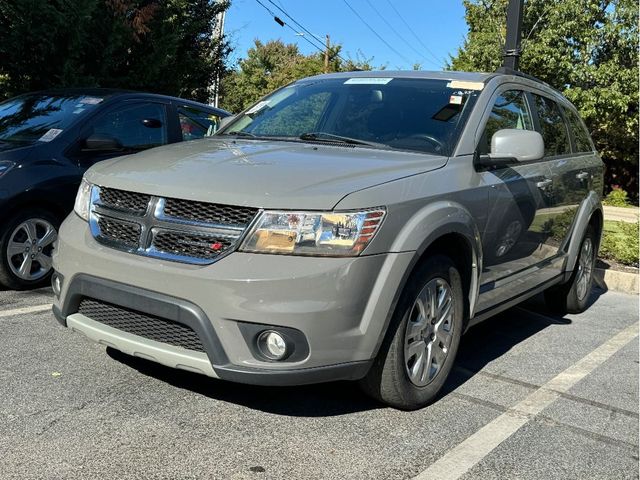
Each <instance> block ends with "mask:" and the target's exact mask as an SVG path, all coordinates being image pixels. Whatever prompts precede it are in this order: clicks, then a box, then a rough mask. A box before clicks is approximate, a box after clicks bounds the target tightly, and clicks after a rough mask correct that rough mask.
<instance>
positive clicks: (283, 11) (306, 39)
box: [256, 0, 347, 63]
mask: <svg viewBox="0 0 640 480" xmlns="http://www.w3.org/2000/svg"><path fill="white" fill-rule="evenodd" d="M267 1H268V2H269V3H271V4H272V5H273V6H275V7H276V8H277V9H278V10H280V11H281V12H282V13H283V14H284V15H286V17H287V18H289V19H291V20H292V21H293V22H294V23H295V24H296V25H298V26H299V27H300V28H301V29H303V30H304V31H305V32H307V33H308V34H309V35H310V36H311V37H312V38H313V39H315V40H316V41H318V40H317V37H316V36H315V35H314V34H313V33H311V32H310V31H309V30H307V29H306V28H304V27H303V26H302V25H301V24H300V23H298V22H297V21H296V20H295V19H294V18H293V17H291V16H290V15H289V14H288V13H287V12H286V11H285V10H284V9H282V8H280V7H279V6H278V5H276V4H275V3H273V2H272V1H271V0H267ZM256 2H258V3H259V4H260V5H261V6H262V7H263V8H264V9H265V10H266V11H267V12H269V13H270V14H271V16H273V19H274V20H275V21H276V23H278V25H280V26H282V27H284V26H286V27H289V29H290V30H291V31H292V32H293V33H295V34H296V36H299V37H302V38H303V39H304V40H305V41H306V42H307V43H308V44H309V45H311V46H312V47H314V48H315V49H316V50H318V51H319V52H320V53H323V54H324V53H325V52H326V50H325V46H324V45H322V44H321V45H322V47H320V46H318V44H316V43H314V42H312V41H311V40H310V39H309V37H307V36H306V35H304V34H302V35H300V32H298V31H297V30H296V29H295V28H293V27H292V26H291V25H289V24H288V23H285V22H284V21H282V19H281V18H279V17H278V16H277V15H276V14H275V13H274V12H273V11H272V10H271V9H270V8H269V7H268V6H267V5H265V4H264V3H262V2H261V1H260V0H256ZM335 55H336V56H337V57H338V58H339V59H340V60H342V61H343V62H345V63H347V61H346V60H345V59H344V58H343V57H342V56H341V55H340V54H339V53H338V52H335Z"/></svg>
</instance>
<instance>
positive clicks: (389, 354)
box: [361, 255, 464, 410]
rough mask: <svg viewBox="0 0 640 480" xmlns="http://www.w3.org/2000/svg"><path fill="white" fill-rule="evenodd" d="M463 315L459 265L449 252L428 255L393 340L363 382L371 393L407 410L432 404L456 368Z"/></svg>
mask: <svg viewBox="0 0 640 480" xmlns="http://www.w3.org/2000/svg"><path fill="white" fill-rule="evenodd" d="M463 315H464V301H463V293H462V282H461V279H460V274H459V273H458V270H457V269H456V267H455V264H454V263H453V261H452V260H451V259H450V258H448V257H446V256H443V255H436V256H433V257H431V258H429V259H427V261H425V262H424V263H423V264H422V265H421V266H420V267H419V268H418V270H417V271H416V272H415V273H414V274H413V275H412V277H411V278H410V279H409V281H408V282H407V286H406V287H405V290H404V292H403V293H402V296H401V299H400V301H399V302H398V306H397V308H396V311H395V313H394V316H393V319H392V321H391V324H390V326H389V331H388V333H387V338H386V339H385V342H384V343H383V345H382V346H381V348H380V352H379V354H378V357H377V358H376V360H375V362H374V365H373V366H372V367H371V370H370V371H369V373H368V374H367V376H366V377H365V378H364V379H363V380H362V381H361V386H362V387H363V389H364V390H365V392H366V393H368V394H369V395H371V396H373V397H374V398H376V399H378V400H380V401H382V402H384V403H386V404H388V405H391V406H393V407H396V408H400V409H404V410H413V409H416V408H421V407H424V406H425V405H427V404H429V403H430V402H432V401H433V400H434V398H435V397H436V395H437V394H438V392H439V391H440V389H441V388H442V386H443V385H444V382H445V380H446V379H447V376H448V375H449V372H450V371H451V367H452V366H453V362H454V360H455V356H456V353H457V351H458V345H459V343H460V337H461V335H462V328H463Z"/></svg>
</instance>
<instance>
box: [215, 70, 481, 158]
mask: <svg viewBox="0 0 640 480" xmlns="http://www.w3.org/2000/svg"><path fill="white" fill-rule="evenodd" d="M462 83H464V82H462ZM478 93H479V92H478V91H476V90H466V89H464V85H463V86H462V87H458V86H456V82H450V81H448V80H432V79H416V78H366V77H354V78H332V79H326V80H310V81H309V80H308V81H301V82H299V83H296V84H293V85H290V86H288V87H285V88H283V89H281V90H279V91H277V92H275V93H274V94H272V95H269V96H267V97H265V98H264V99H263V100H261V101H260V102H258V103H256V104H255V105H253V106H252V107H251V108H249V109H248V110H246V111H245V112H244V113H243V114H241V115H240V116H239V117H238V119H237V120H235V121H234V122H233V123H232V124H230V125H229V127H228V128H226V129H225V130H224V132H222V133H223V134H229V135H232V134H234V133H235V134H237V133H245V134H251V135H244V137H245V138H248V139H253V140H260V139H261V138H264V139H266V138H269V137H270V136H271V137H278V138H279V139H286V140H289V141H308V138H307V139H300V138H299V137H300V136H301V135H302V134H305V133H315V134H326V135H327V136H333V138H334V140H336V139H335V136H340V137H347V138H348V139H355V140H361V141H365V142H369V143H370V144H373V145H372V146H374V147H379V148H395V149H400V150H414V151H419V152H426V153H436V154H447V153H448V152H450V151H451V148H452V147H453V145H454V144H455V141H456V140H457V135H458V134H459V132H460V130H461V129H462V126H463V125H464V119H465V118H466V112H467V111H469V110H470V108H469V107H470V106H471V105H472V103H473V101H474V100H475V98H477V95H478ZM252 135H253V137H252ZM318 136H319V135H316V137H318ZM325 138H327V137H325ZM370 146H371V145H370Z"/></svg>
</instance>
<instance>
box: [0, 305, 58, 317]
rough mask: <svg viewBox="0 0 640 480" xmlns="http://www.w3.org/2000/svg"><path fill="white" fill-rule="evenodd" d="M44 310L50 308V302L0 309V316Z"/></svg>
mask: <svg viewBox="0 0 640 480" xmlns="http://www.w3.org/2000/svg"><path fill="white" fill-rule="evenodd" d="M45 310H51V304H50V303H47V304H46V305H34V306H33V307H22V308H14V309H13V310H5V311H0V318H2V317H12V316H14V315H23V314H25V313H37V312H44V311H45Z"/></svg>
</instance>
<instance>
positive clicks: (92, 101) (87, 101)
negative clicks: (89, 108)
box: [80, 97, 102, 105]
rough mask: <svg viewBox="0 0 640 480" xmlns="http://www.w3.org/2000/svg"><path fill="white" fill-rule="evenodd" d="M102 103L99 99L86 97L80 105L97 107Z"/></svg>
mask: <svg viewBox="0 0 640 480" xmlns="http://www.w3.org/2000/svg"><path fill="white" fill-rule="evenodd" d="M100 102H102V99H101V98H99V97H85V98H83V99H82V100H80V103H84V104H85V105H97V104H99V103H100Z"/></svg>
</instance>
